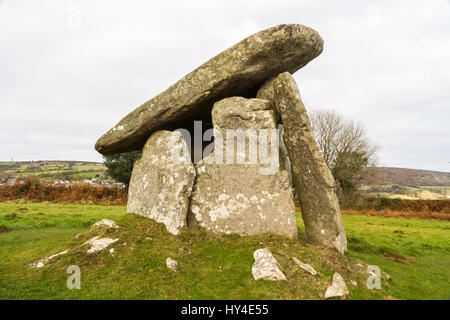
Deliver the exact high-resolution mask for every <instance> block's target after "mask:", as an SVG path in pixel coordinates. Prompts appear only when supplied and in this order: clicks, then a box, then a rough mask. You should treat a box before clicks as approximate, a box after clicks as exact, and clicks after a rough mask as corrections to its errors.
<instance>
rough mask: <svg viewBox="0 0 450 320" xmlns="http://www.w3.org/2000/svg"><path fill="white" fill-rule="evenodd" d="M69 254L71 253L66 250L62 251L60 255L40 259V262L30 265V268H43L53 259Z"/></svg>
mask: <svg viewBox="0 0 450 320" xmlns="http://www.w3.org/2000/svg"><path fill="white" fill-rule="evenodd" d="M67 252H69V251H68V250H64V251H62V252H60V253H56V254H54V255H51V256H49V257H46V258H42V259H40V260H38V261H35V262H32V263H30V264H29V266H30V267H33V268H42V267H43V266H44V265H45V264H46V263H47V262H49V261H50V260H52V259H53V258H56V257H57V256H60V255H63V254H66V253H67Z"/></svg>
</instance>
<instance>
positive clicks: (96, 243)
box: [87, 238, 119, 253]
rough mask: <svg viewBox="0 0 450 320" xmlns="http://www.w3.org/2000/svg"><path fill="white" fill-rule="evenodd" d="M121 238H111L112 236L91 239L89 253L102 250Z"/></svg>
mask: <svg viewBox="0 0 450 320" xmlns="http://www.w3.org/2000/svg"><path fill="white" fill-rule="evenodd" d="M118 240H119V238H117V239H111V238H101V239H94V240H92V239H91V240H89V241H90V242H89V245H90V247H91V248H90V249H89V250H88V251H87V253H94V252H97V251H101V250H103V249H105V248H106V247H108V246H109V245H110V244H111V243H114V242H116V241H118Z"/></svg>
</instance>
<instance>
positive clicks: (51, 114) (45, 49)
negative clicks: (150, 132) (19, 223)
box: [0, 0, 450, 171]
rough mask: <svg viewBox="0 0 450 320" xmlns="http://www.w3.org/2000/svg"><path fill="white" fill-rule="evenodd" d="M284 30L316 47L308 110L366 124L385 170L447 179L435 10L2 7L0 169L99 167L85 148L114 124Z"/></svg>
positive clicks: (436, 5)
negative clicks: (223, 56)
mask: <svg viewBox="0 0 450 320" xmlns="http://www.w3.org/2000/svg"><path fill="white" fill-rule="evenodd" d="M78 11H79V17H74V14H75V16H76V14H77V12H78ZM78 18H79V19H78ZM74 21H75V22H76V23H75V28H74ZM77 22H79V28H78V27H77ZM281 23H302V24H305V25H308V26H311V27H313V28H315V29H316V30H318V31H319V33H320V34H321V35H322V37H323V38H324V40H325V50H324V52H323V53H322V55H321V56H319V57H318V58H317V59H316V60H314V61H312V62H311V63H310V64H309V65H308V66H306V67H305V68H303V69H302V70H300V71H298V72H297V73H296V74H295V77H296V79H297V81H298V83H299V87H300V89H301V91H302V96H303V99H304V101H305V104H307V106H308V107H309V108H311V109H314V108H327V109H337V110H340V111H341V112H342V113H343V114H345V115H347V116H350V117H352V118H354V119H355V120H359V121H361V122H362V123H364V124H365V125H366V127H367V130H368V133H369V135H370V137H371V138H372V140H374V141H375V142H377V143H378V144H379V145H380V146H381V147H382V149H381V153H380V155H379V158H380V162H381V164H383V165H391V166H401V167H415V168H423V169H435V170H443V171H448V168H449V167H448V166H449V163H448V162H449V161H450V139H448V137H449V136H450V129H449V126H448V122H449V119H450V105H449V101H450V92H449V91H448V88H450V61H449V59H448V57H449V56H450V41H448V39H449V37H450V4H449V1H445V0H432V1H406V0H405V1H356V0H353V1H346V2H339V1H332V0H329V1H313V0H307V1H295V0H293V1H258V2H255V1H243V0H240V1H234V0H232V1H231V0H229V1H214V2H211V1H165V2H159V3H154V2H150V1H143V0H137V1H132V2H131V1H130V2H125V1H106V0H105V1H99V0H91V1H87V0H84V1H68V0H67V1H50V0H48V1H31V0H29V1H25V0H14V1H12V0H4V1H1V2H0V70H1V72H0V145H1V146H2V148H1V149H0V159H2V160H8V159H10V158H11V155H12V154H13V153H14V154H15V157H16V158H17V159H23V160H31V159H34V160H38V159H80V160H101V156H100V155H99V154H97V153H96V152H95V150H94V149H93V145H94V143H95V141H96V139H97V138H98V137H99V136H100V135H101V134H102V133H104V132H105V131H106V130H108V129H109V128H110V127H112V126H113V125H114V124H115V123H116V122H117V121H118V120H120V118H121V117H123V116H124V115H125V114H127V113H128V112H130V111H132V110H133V109H134V108H135V107H137V106H138V105H140V104H141V103H143V102H145V101H146V100H148V99H150V98H151V97H153V96H154V95H156V94H158V93H159V92H160V91H162V90H164V89H165V88H167V87H168V86H169V85H171V84H172V83H174V82H175V81H177V80H178V79H180V78H181V77H183V76H184V75H185V74H187V73H188V72H190V71H191V70H193V69H194V68H196V67H198V66H199V65H200V64H202V63H203V62H205V61H207V60H208V59H209V58H211V57H212V56H214V55H216V54H217V53H219V52H220V51H222V50H224V49H226V48H227V47H229V46H231V45H233V44H235V43H236V42H238V41H240V40H241V39H242V38H244V37H246V36H248V35H250V34H252V33H254V32H257V31H259V30H262V29H264V28H268V27H271V26H274V25H277V24H281Z"/></svg>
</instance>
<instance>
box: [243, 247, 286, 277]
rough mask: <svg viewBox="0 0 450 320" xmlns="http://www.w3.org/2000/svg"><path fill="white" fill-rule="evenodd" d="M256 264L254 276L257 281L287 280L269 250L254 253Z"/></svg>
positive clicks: (259, 250) (253, 270)
mask: <svg viewBox="0 0 450 320" xmlns="http://www.w3.org/2000/svg"><path fill="white" fill-rule="evenodd" d="M253 257H254V258H255V263H254V264H253V266H252V274H253V278H255V280H259V279H263V280H271V281H278V280H287V279H286V276H285V275H284V273H283V272H281V270H280V269H279V268H278V265H279V263H278V261H277V260H276V259H275V258H274V256H273V255H272V252H270V250H269V249H268V248H264V249H258V250H256V251H255V252H254V253H253Z"/></svg>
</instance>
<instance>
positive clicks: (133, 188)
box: [127, 131, 195, 235]
mask: <svg viewBox="0 0 450 320" xmlns="http://www.w3.org/2000/svg"><path fill="white" fill-rule="evenodd" d="M194 179H195V167H194V165H193V164H192V162H191V158H190V155H189V151H188V148H187V145H186V142H185V141H184V138H183V136H182V135H181V133H180V132H179V131H173V132H171V131H156V132H155V133H154V134H152V136H151V137H150V138H149V139H148V141H147V143H146V144H145V146H144V149H143V150H142V157H141V159H139V160H137V161H136V163H135V164H134V168H133V173H132V175H131V181H130V187H129V191H128V206H127V211H128V212H132V213H136V214H140V215H142V216H146V217H148V218H150V219H153V220H155V221H157V222H161V223H164V224H165V225H166V228H167V231H169V232H170V233H172V234H175V235H176V234H178V233H179V231H180V228H183V227H184V226H185V225H186V217H187V211H188V206H189V198H190V196H191V192H192V186H193V184H194Z"/></svg>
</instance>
